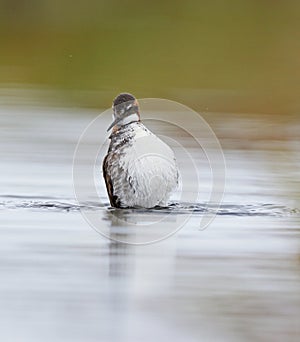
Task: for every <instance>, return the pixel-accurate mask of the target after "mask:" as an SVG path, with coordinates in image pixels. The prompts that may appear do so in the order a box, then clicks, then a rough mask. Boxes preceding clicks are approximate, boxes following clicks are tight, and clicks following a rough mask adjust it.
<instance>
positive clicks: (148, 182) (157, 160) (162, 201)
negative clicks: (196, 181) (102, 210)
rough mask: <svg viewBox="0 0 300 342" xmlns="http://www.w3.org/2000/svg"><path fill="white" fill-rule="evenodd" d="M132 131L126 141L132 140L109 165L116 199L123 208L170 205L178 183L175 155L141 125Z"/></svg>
mask: <svg viewBox="0 0 300 342" xmlns="http://www.w3.org/2000/svg"><path fill="white" fill-rule="evenodd" d="M128 129H129V131H128V132H124V136H123V138H124V139H126V137H127V138H128V135H130V138H131V139H130V140H129V141H128V142H127V143H125V144H124V145H123V146H121V147H119V148H118V149H116V150H115V151H112V152H111V153H115V154H117V158H114V162H113V163H112V164H111V165H109V173H110V176H111V179H112V182H113V189H114V195H116V196H118V198H119V200H120V201H121V203H122V206H129V207H144V208H151V207H154V206H156V205H166V202H167V200H168V198H169V196H170V194H171V192H172V191H173V190H174V189H175V188H176V186H177V183H178V169H177V165H176V161H175V157H174V153H173V151H172V149H171V148H170V147H169V146H168V145H167V144H165V143H164V142H163V141H162V140H160V139H159V138H158V137H157V136H156V135H154V134H153V133H152V132H150V131H149V130H148V129H147V128H146V127H145V126H144V125H142V124H141V123H137V122H136V123H132V124H130V127H128ZM121 138H122V137H120V139H121Z"/></svg>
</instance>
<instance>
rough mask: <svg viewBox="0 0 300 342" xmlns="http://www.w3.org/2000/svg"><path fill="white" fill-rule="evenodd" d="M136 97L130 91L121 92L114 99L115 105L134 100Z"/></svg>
mask: <svg viewBox="0 0 300 342" xmlns="http://www.w3.org/2000/svg"><path fill="white" fill-rule="evenodd" d="M134 100H135V97H134V96H133V95H131V94H128V93H121V94H119V95H118V96H117V97H116V98H115V99H114V101H113V106H114V107H115V106H118V105H119V104H121V103H123V102H128V101H134Z"/></svg>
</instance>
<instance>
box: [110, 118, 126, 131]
mask: <svg viewBox="0 0 300 342" xmlns="http://www.w3.org/2000/svg"><path fill="white" fill-rule="evenodd" d="M122 119H123V118H122V117H119V118H116V119H115V120H114V121H113V123H112V124H111V125H110V126H109V127H108V129H107V131H106V132H109V131H110V130H111V129H112V128H113V127H114V126H115V125H116V124H117V123H118V122H120V121H121V120H122Z"/></svg>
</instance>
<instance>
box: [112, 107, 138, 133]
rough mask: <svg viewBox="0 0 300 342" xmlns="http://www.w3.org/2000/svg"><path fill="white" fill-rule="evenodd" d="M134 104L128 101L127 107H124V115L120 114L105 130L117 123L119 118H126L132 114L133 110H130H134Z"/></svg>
mask: <svg viewBox="0 0 300 342" xmlns="http://www.w3.org/2000/svg"><path fill="white" fill-rule="evenodd" d="M134 109H135V108H134V106H133V104H132V103H130V104H129V105H128V106H127V108H126V112H125V115H124V114H123V115H121V116H119V117H118V118H116V119H115V120H114V121H113V123H112V124H111V125H110V126H109V127H108V129H107V132H108V131H110V130H111V129H112V128H113V127H114V126H115V125H116V124H117V123H119V122H120V121H121V120H123V119H124V118H126V117H127V116H130V115H131V114H133V113H134V112H133V111H132V110H134Z"/></svg>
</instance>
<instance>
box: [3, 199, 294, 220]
mask: <svg viewBox="0 0 300 342" xmlns="http://www.w3.org/2000/svg"><path fill="white" fill-rule="evenodd" d="M5 209H11V210H13V209H32V210H47V211H55V212H70V211H72V212H76V211H80V210H84V211H92V210H110V211H114V210H122V212H123V214H125V215H126V214H128V215H130V214H134V213H137V214H151V213H155V214H174V215H180V214H184V215H186V214H194V215H203V214H216V215H218V216H246V217H249V216H289V215H299V214H300V210H299V209H296V208H288V207H286V206H284V205H278V204H272V203H255V204H230V203H225V204H221V205H220V206H216V205H215V206H214V205H211V204H209V205H207V204H205V203H171V204H170V205H168V206H166V207H155V208H153V209H143V208H126V209H115V208H111V207H110V206H109V204H108V203H104V204H101V203H97V202H86V203H84V204H81V205H80V204H78V203H77V202H76V201H75V200H74V199H58V198H55V197H51V198H49V197H46V196H18V195H1V196H0V210H5Z"/></svg>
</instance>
